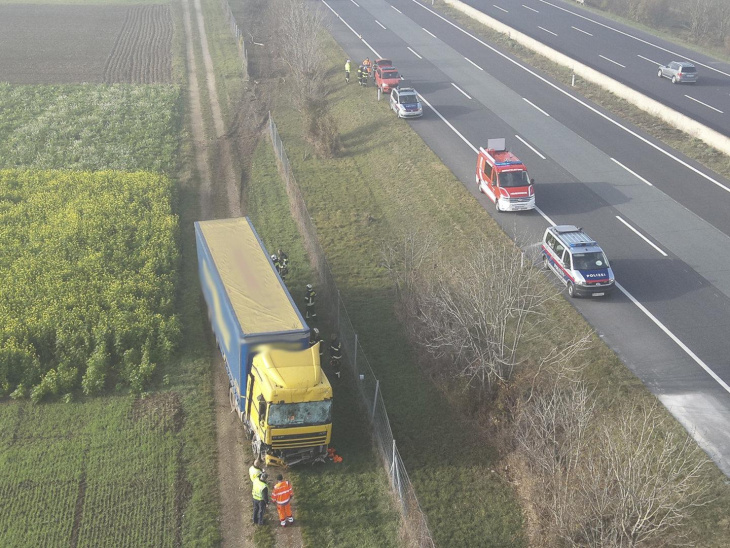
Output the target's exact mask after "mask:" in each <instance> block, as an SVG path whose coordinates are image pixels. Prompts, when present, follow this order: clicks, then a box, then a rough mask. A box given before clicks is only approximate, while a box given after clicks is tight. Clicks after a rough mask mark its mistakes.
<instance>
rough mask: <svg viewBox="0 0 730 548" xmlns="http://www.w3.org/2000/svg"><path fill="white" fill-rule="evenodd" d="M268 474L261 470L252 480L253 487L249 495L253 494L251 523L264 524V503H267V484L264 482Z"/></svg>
mask: <svg viewBox="0 0 730 548" xmlns="http://www.w3.org/2000/svg"><path fill="white" fill-rule="evenodd" d="M267 478H268V476H267V475H266V472H261V474H260V475H258V476H256V477H255V478H254V480H253V488H252V489H251V495H252V496H253V524H254V525H263V524H264V513H265V512H266V505H267V504H269V486H268V485H267V484H266V479H267Z"/></svg>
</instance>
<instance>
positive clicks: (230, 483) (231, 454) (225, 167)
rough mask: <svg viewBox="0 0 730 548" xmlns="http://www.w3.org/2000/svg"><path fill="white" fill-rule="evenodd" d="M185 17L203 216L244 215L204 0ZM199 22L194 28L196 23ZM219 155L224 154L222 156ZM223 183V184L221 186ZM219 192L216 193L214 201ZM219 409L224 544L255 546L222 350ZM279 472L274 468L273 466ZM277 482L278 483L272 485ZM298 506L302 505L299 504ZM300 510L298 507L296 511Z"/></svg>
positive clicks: (291, 535) (294, 541)
mask: <svg viewBox="0 0 730 548" xmlns="http://www.w3.org/2000/svg"><path fill="white" fill-rule="evenodd" d="M182 6H183V22H184V27H185V39H186V54H187V72H188V82H189V88H188V90H189V94H188V106H189V109H190V123H191V132H192V138H193V146H194V149H195V151H194V152H195V167H196V170H197V172H198V177H199V178H200V182H201V184H200V191H199V198H200V212H201V216H202V219H210V218H215V217H229V216H230V217H238V216H241V215H242V208H241V198H240V187H239V181H240V178H239V177H238V176H237V175H236V170H235V167H234V164H233V162H232V150H231V143H230V142H229V138H228V137H227V136H226V124H225V122H224V120H223V116H222V111H221V108H220V102H219V98H218V91H217V88H216V82H215V72H214V70H213V60H212V58H211V56H210V50H209V48H208V41H207V40H208V39H207V35H206V32H205V19H204V17H203V11H202V8H201V4H200V0H182ZM194 23H195V26H196V27H197V34H195V33H194V27H193V24H194ZM196 40H200V50H201V51H202V57H203V59H202V62H203V66H204V67H205V84H204V85H206V86H207V91H208V97H209V101H210V104H209V105H203V104H202V103H201V97H202V96H204V94H201V85H202V84H201V82H200V81H199V80H198V77H197V74H196V63H199V62H200V60H199V59H197V58H196V56H195V41H196ZM204 106H205V107H207V108H209V109H210V112H211V113H212V116H213V127H214V130H215V135H216V137H215V139H212V140H211V139H208V138H207V137H206V134H205V123H204V120H203V114H202V113H203V111H204V108H203V107H204ZM216 155H218V156H216ZM214 158H217V160H218V164H219V167H218V173H217V174H215V175H217V176H219V177H220V179H218V178H217V177H216V179H215V180H214V174H213V173H212V169H211V165H213V162H212V160H213V159H214ZM218 185H221V186H218ZM214 197H215V198H216V199H215V201H214ZM221 197H223V199H224V201H226V202H227V207H226V208H225V209H226V211H216V210H215V209H216V208H215V206H214V204H215V203H216V202H218V201H219V200H220V199H221ZM213 367H214V378H215V388H214V390H215V412H216V431H217V449H218V451H217V453H218V462H217V466H218V474H219V489H220V497H221V512H222V513H221V534H222V538H223V542H222V546H223V548H234V547H239V546H246V545H248V546H252V545H253V544H254V543H253V533H254V526H253V524H252V523H251V517H252V510H253V508H252V500H251V485H250V482H249V479H248V467H249V465H250V463H249V461H250V460H251V452H250V448H249V443H248V441H247V439H246V436H245V433H244V430H243V426H242V425H241V422H240V421H239V419H238V416H237V415H236V414H235V413H232V412H231V410H230V404H229V401H228V376H227V375H226V373H225V368H224V364H223V361H222V359H221V358H220V356H218V358H217V359H216V360H215V363H214V364H213ZM272 473H273V471H272ZM272 488H273V486H272ZM295 510H296V509H295ZM295 516H296V513H295ZM267 520H268V522H269V524H270V525H269V526H271V527H273V526H275V525H276V524H277V523H278V521H277V517H276V508H274V507H272V506H271V505H270V506H269V509H268V510H267ZM275 538H276V545H277V546H281V547H285V548H299V547H301V546H303V543H302V537H301V531H300V530H299V527H296V526H295V527H287V528H286V529H283V528H280V529H278V530H277V531H276V532H275Z"/></svg>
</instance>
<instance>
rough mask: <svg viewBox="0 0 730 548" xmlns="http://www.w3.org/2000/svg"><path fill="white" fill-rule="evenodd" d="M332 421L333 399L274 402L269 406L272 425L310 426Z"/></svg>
mask: <svg viewBox="0 0 730 548" xmlns="http://www.w3.org/2000/svg"><path fill="white" fill-rule="evenodd" d="M331 422H332V400H326V401H310V402H303V403H274V404H272V405H271V406H270V407H269V424H270V425H271V426H308V425H313V424H329V423H331Z"/></svg>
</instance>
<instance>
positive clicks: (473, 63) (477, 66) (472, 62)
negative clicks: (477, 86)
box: [464, 57, 484, 70]
mask: <svg viewBox="0 0 730 548" xmlns="http://www.w3.org/2000/svg"><path fill="white" fill-rule="evenodd" d="M464 59H466V60H467V61H469V62H470V63H471V64H472V65H474V66H475V67H476V68H478V69H479V70H484V69H483V68H482V67H480V66H479V65H477V64H476V63H475V62H474V61H472V60H471V59H469V58H468V57H464Z"/></svg>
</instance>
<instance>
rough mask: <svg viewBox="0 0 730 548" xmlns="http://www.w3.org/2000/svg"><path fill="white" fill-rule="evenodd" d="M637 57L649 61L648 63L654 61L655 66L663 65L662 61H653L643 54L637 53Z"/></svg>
mask: <svg viewBox="0 0 730 548" xmlns="http://www.w3.org/2000/svg"><path fill="white" fill-rule="evenodd" d="M637 57H638V58H639V59H643V60H644V61H649V62H650V63H654V64H655V65H656V66H657V67H658V66H659V65H663V64H664V63H661V62H660V61H654V59H649V58H648V57H644V56H643V55H637Z"/></svg>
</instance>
